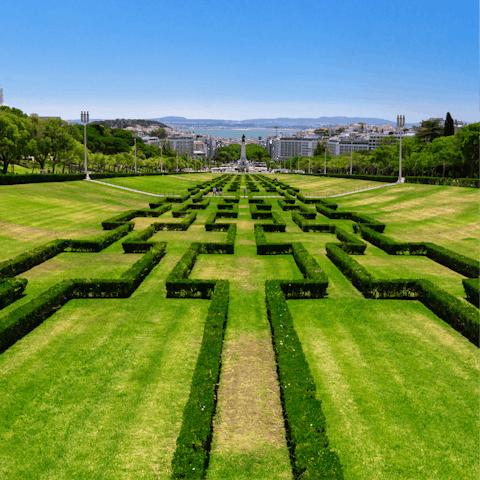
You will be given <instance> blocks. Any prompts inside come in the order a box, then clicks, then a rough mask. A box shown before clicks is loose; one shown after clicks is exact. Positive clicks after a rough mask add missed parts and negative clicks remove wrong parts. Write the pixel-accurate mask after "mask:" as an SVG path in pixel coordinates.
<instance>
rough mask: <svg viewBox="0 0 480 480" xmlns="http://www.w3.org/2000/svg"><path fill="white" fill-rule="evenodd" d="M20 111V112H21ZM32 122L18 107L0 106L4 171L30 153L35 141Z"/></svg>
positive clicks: (1, 160) (0, 132)
mask: <svg viewBox="0 0 480 480" xmlns="http://www.w3.org/2000/svg"><path fill="white" fill-rule="evenodd" d="M19 112H20V113H19ZM30 128H31V123H30V122H29V120H28V117H27V116H26V115H24V114H23V113H22V112H21V111H20V110H18V109H10V108H8V107H0V162H2V164H3V168H2V173H4V174H5V173H7V172H8V165H9V164H10V163H14V162H19V161H20V159H22V158H24V157H26V156H28V155H30V154H31V153H32V150H33V149H34V146H35V142H34V140H33V139H32V136H31V131H30Z"/></svg>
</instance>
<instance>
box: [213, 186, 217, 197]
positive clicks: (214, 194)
mask: <svg viewBox="0 0 480 480" xmlns="http://www.w3.org/2000/svg"><path fill="white" fill-rule="evenodd" d="M213 196H214V197H216V196H217V187H213Z"/></svg>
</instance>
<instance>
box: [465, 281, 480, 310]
mask: <svg viewBox="0 0 480 480" xmlns="http://www.w3.org/2000/svg"><path fill="white" fill-rule="evenodd" d="M462 282H463V288H464V289H465V293H466V294H467V300H468V301H469V302H470V303H472V304H473V305H475V306H476V307H477V308H478V307H479V299H480V282H479V279H478V278H464V279H463V280H462Z"/></svg>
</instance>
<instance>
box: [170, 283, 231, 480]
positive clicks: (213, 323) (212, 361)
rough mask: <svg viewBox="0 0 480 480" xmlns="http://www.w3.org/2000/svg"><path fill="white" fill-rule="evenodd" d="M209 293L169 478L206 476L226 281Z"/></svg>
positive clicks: (224, 320) (220, 350)
mask: <svg viewBox="0 0 480 480" xmlns="http://www.w3.org/2000/svg"><path fill="white" fill-rule="evenodd" d="M214 285H215V286H214V289H213V291H212V293H211V296H210V298H211V303H210V308H209V310H208V314H207V319H206V322H205V329H204V333H203V340H202V345H201V347H200V353H199V355H198V359H197V364H196V366H195V371H194V373H193V379H192V386H191V388H190V395H189V398H188V401H187V405H186V406H185V410H184V412H183V419H182V426H181V429H180V433H179V435H178V438H177V444H176V449H175V453H174V455H173V459H172V472H173V473H172V478H174V479H185V478H198V479H202V478H205V475H206V470H207V466H208V459H209V454H210V446H211V443H212V431H213V416H214V415H215V409H216V403H217V389H218V383H219V380H220V366H221V361H222V359H221V357H222V347H223V338H224V333H225V324H226V320H227V312H228V299H229V284H228V281H225V280H218V281H217V282H216V283H215V284H214Z"/></svg>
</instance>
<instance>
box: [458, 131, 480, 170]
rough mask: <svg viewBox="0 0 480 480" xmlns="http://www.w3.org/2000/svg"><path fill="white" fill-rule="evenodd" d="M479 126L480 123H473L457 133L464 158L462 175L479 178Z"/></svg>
mask: <svg viewBox="0 0 480 480" xmlns="http://www.w3.org/2000/svg"><path fill="white" fill-rule="evenodd" d="M479 128H480V123H472V124H470V125H466V126H465V127H463V128H461V129H460V130H459V131H458V132H457V133H456V135H455V136H456V137H457V138H458V142H459V145H460V154H461V156H462V158H463V169H462V172H461V176H462V177H470V178H472V177H474V178H478V169H479V161H478V160H479V158H478V147H479Z"/></svg>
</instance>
